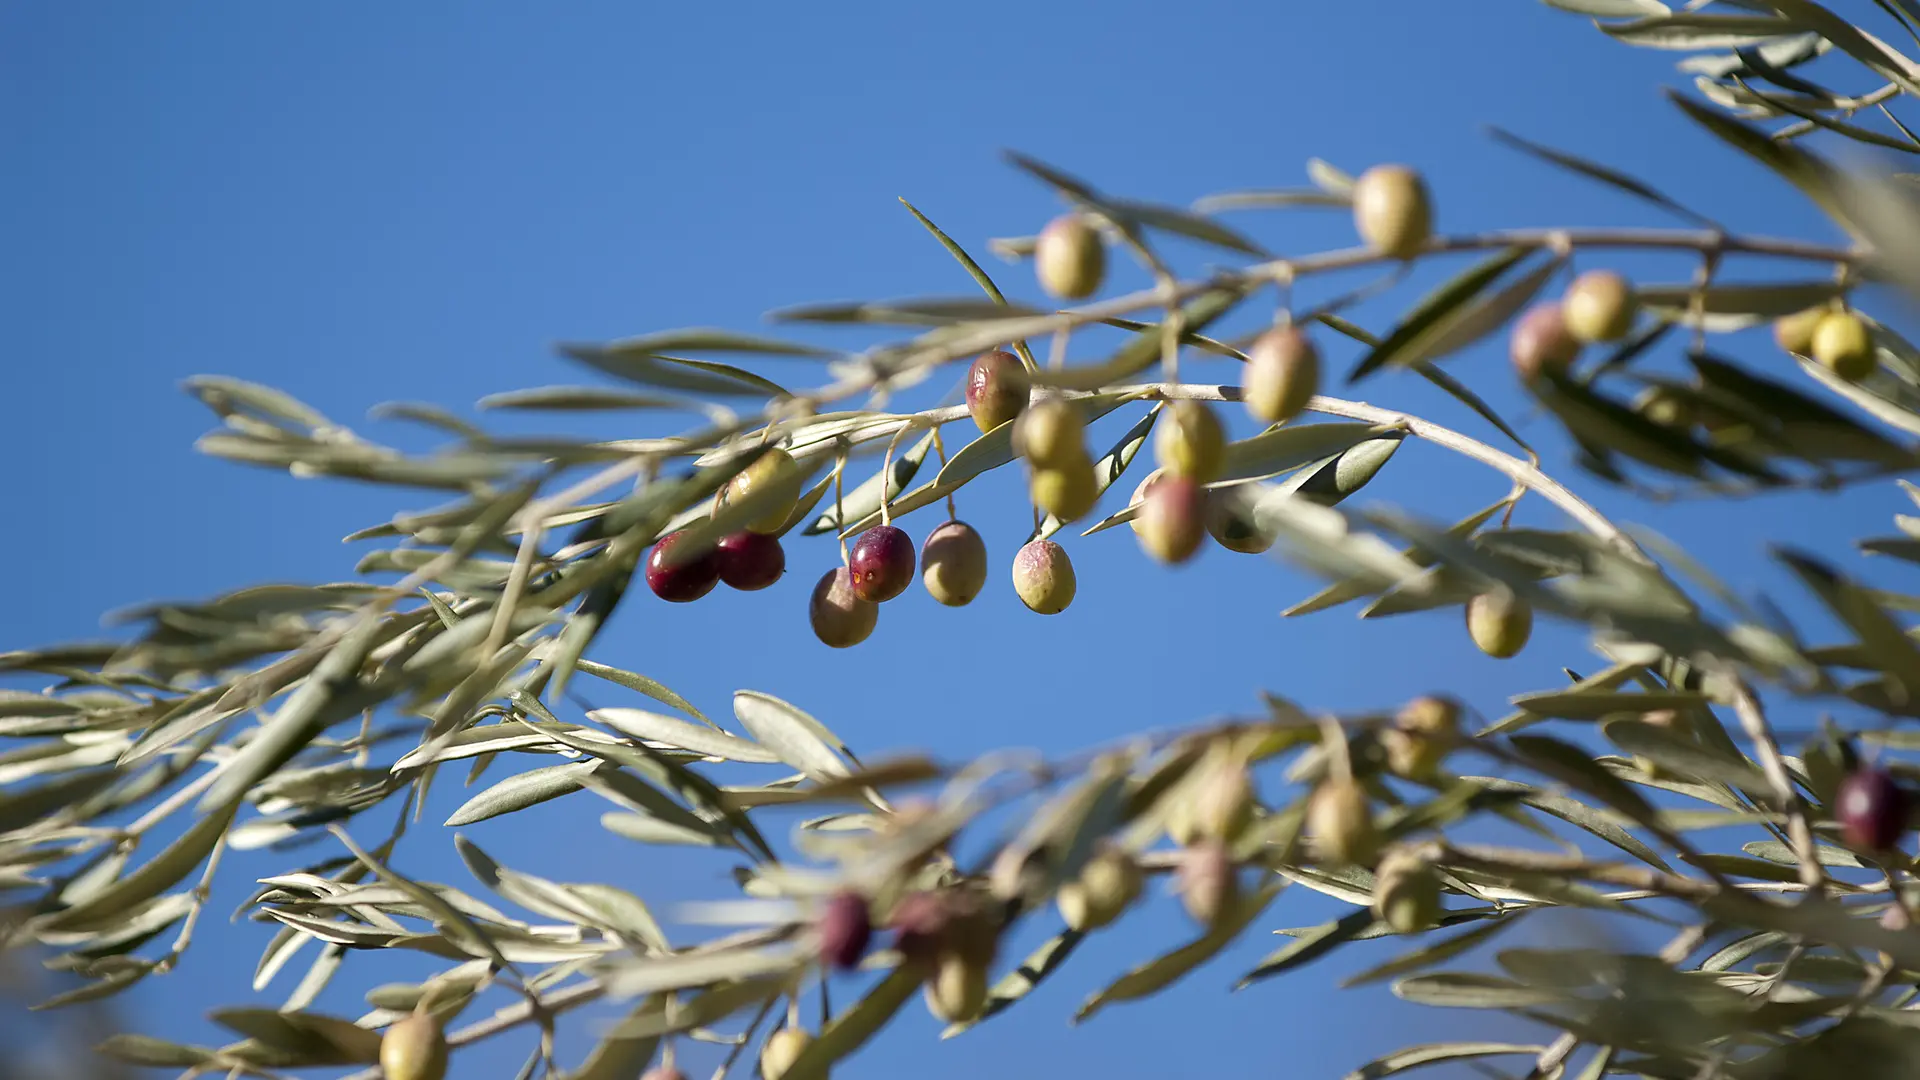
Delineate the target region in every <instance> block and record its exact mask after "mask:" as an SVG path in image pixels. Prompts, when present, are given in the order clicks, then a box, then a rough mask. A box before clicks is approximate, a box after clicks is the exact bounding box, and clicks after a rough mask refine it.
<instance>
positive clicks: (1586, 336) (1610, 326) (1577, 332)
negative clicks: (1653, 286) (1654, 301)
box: [1560, 270, 1640, 342]
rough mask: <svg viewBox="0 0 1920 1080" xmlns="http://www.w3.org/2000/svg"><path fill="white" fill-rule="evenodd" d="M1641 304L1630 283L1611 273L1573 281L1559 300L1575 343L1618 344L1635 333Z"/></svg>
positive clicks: (1599, 272) (1587, 275)
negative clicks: (1610, 342)
mask: <svg viewBox="0 0 1920 1080" xmlns="http://www.w3.org/2000/svg"><path fill="white" fill-rule="evenodd" d="M1639 306H1640V305H1639V301H1638V300H1637V299H1636V298H1635V297H1634V295H1633V286H1632V285H1629V284H1627V279H1626V278H1623V277H1621V276H1620V275H1619V274H1616V273H1614V272H1613V271H1611V270H1589V271H1587V272H1586V273H1584V274H1581V275H1580V276H1579V277H1577V278H1575V279H1574V280H1573V284H1572V285H1571V286H1569V287H1568V288H1567V294H1566V295H1565V296H1563V297H1561V299H1560V310H1561V315H1562V317H1563V318H1564V319H1565V320H1566V324H1567V333H1569V334H1572V335H1573V337H1574V340H1576V341H1585V342H1594V341H1619V340H1620V339H1621V338H1623V337H1626V336H1627V335H1628V334H1629V333H1631V332H1632V331H1633V317H1634V316H1635V315H1636V314H1638V312H1639Z"/></svg>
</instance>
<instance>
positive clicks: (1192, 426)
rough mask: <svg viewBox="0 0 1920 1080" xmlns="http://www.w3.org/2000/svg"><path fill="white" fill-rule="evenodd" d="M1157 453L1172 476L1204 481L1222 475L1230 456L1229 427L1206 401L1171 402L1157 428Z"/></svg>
mask: <svg viewBox="0 0 1920 1080" xmlns="http://www.w3.org/2000/svg"><path fill="white" fill-rule="evenodd" d="M1153 456H1154V458H1155V460H1157V461H1158V462H1159V463H1160V468H1161V470H1162V471H1164V472H1165V473H1166V474H1167V475H1168V476H1184V477H1187V478H1189V479H1192V480H1196V481H1198V482H1200V483H1202V484H1204V483H1206V482H1208V481H1209V480H1213V479H1215V478H1216V477H1218V476H1219V475H1220V466H1221V463H1222V462H1224V461H1225V460H1226V456H1227V432H1226V429H1225V428H1222V427H1221V426H1220V418H1219V417H1217V416H1215V415H1213V410H1212V409H1210V408H1208V407H1207V403H1206V402H1204V401H1174V402H1169V403H1168V404H1167V407H1166V409H1165V410H1164V411H1163V412H1162V413H1161V414H1160V423H1159V425H1158V426H1157V427H1155V428H1154V432H1153Z"/></svg>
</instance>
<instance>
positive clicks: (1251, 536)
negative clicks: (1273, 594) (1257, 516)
mask: <svg viewBox="0 0 1920 1080" xmlns="http://www.w3.org/2000/svg"><path fill="white" fill-rule="evenodd" d="M1135 531H1136V532H1137V531H1138V530H1137V529H1136V530H1135ZM1207 532H1208V533H1209V534H1211V535H1212V536H1213V538H1214V540H1215V541H1216V542H1217V543H1219V545H1220V546H1221V547H1223V548H1226V549H1227V550H1228V551H1238V552H1242V553H1244V554H1247V555H1258V554H1260V553H1261V552H1263V551H1265V550H1267V549H1268V548H1270V547H1272V546H1273V541H1274V534H1273V533H1272V532H1270V531H1268V530H1265V529H1262V528H1261V527H1260V525H1259V523H1258V522H1256V521H1255V520H1254V518H1253V508H1252V507H1251V506H1249V505H1248V504H1247V502H1246V501H1245V500H1244V499H1243V498H1241V497H1240V496H1239V495H1236V494H1234V493H1233V492H1230V491H1210V492H1208V493H1207Z"/></svg>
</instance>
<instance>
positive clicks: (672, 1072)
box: [640, 1065, 687, 1080]
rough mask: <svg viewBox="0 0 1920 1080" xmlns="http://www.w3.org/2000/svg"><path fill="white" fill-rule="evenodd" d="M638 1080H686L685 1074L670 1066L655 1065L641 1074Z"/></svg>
mask: <svg viewBox="0 0 1920 1080" xmlns="http://www.w3.org/2000/svg"><path fill="white" fill-rule="evenodd" d="M640 1080H687V1074H686V1073H683V1072H681V1071H680V1070H679V1069H678V1068H676V1067H674V1066H672V1065H655V1066H654V1067H653V1068H651V1069H648V1070H647V1071H646V1072H643V1073H641V1074H640Z"/></svg>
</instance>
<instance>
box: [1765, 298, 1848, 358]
mask: <svg viewBox="0 0 1920 1080" xmlns="http://www.w3.org/2000/svg"><path fill="white" fill-rule="evenodd" d="M1832 310H1833V309H1832V308H1827V307H1810V308H1808V309H1806V310H1805V311H1796V312H1794V313H1793V314H1791V315H1783V316H1781V317H1780V318H1778V319H1775V320H1774V322H1773V340H1774V343H1775V344H1777V345H1779V346H1780V347H1781V348H1782V349H1785V350H1786V351H1787V352H1790V353H1793V354H1795V355H1796V356H1811V355H1813V331H1814V328H1815V327H1817V326H1819V325H1820V320H1821V319H1824V318H1826V317H1827V315H1828V314H1830V313H1831V312H1832Z"/></svg>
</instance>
